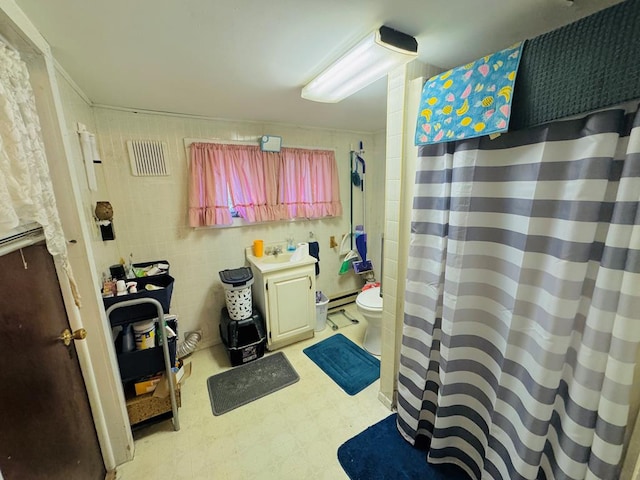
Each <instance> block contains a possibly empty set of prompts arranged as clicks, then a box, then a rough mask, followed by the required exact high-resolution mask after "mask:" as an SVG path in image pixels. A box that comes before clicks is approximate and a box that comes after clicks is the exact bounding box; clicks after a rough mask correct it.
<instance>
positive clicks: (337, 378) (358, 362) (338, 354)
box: [303, 333, 380, 395]
mask: <svg viewBox="0 0 640 480" xmlns="http://www.w3.org/2000/svg"><path fill="white" fill-rule="evenodd" d="M303 352H304V353H305V354H306V355H307V357H309V358H310V359H311V360H313V362H314V363H315V364H316V365H318V366H319V367H320V368H321V369H322V371H323V372H324V373H326V374H327V375H329V377H331V379H332V380H333V381H334V382H336V383H337V384H338V385H340V388H342V389H343V390H344V391H345V392H347V393H348V394H349V395H355V394H356V393H358V392H359V391H361V390H363V389H364V388H366V387H368V386H369V385H371V384H372V383H373V382H375V381H376V380H377V379H378V377H380V360H378V359H377V358H375V357H374V356H373V355H371V354H370V353H367V352H365V351H364V350H363V349H362V348H360V347H359V346H358V345H356V344H355V343H353V342H352V341H351V340H349V339H348V338H347V337H345V336H344V335H342V334H341V333H337V334H335V335H332V336H331V337H329V338H327V339H326V340H323V341H321V342H318V343H316V344H315V345H312V346H310V347H307V348H305V349H304V350H303Z"/></svg>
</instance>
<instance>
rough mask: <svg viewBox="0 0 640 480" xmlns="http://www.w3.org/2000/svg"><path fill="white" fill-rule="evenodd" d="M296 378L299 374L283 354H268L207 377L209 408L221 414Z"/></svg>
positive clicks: (294, 380)
mask: <svg viewBox="0 0 640 480" xmlns="http://www.w3.org/2000/svg"><path fill="white" fill-rule="evenodd" d="M298 380H300V377H299V376H298V374H297V373H296V371H295V370H294V369H293V367H292V366H291V364H290V363H289V360H287V357H285V356H284V353H282V352H277V353H274V354H271V355H269V356H266V357H263V358H261V359H259V360H255V361H253V362H251V363H246V364H244V365H241V366H239V367H235V368H232V369H231V370H227V371H226V372H222V373H219V374H217V375H213V376H212V377H209V378H208V379H207V387H208V388H209V399H210V400H211V410H213V414H214V415H222V414H223V413H227V412H228V411H230V410H233V409H235V408H238V407H241V406H242V405H246V404H247V403H249V402H253V401H254V400H257V399H258V398H261V397H264V396H265V395H269V394H270V393H273V392H275V391H277V390H280V389H282V388H284V387H288V386H289V385H291V384H293V383H296V382H297V381H298Z"/></svg>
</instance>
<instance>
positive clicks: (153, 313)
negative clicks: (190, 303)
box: [102, 275, 174, 327]
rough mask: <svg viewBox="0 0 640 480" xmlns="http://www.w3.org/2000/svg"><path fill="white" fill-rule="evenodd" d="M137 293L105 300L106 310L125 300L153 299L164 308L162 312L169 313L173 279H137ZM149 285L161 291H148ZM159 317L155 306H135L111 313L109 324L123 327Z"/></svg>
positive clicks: (156, 277)
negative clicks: (123, 325) (130, 323)
mask: <svg viewBox="0 0 640 480" xmlns="http://www.w3.org/2000/svg"><path fill="white" fill-rule="evenodd" d="M135 282H136V286H137V290H138V291H137V292H136V293H130V294H129V295H120V296H116V297H110V298H103V299H102V302H103V303H104V309H105V310H107V309H108V308H109V307H110V306H111V305H113V304H114V303H118V302H123V301H125V300H137V299H140V298H153V299H154V300H158V301H159V302H160V305H161V306H162V311H163V312H164V313H165V314H167V313H169V306H170V305H171V294H172V293H173V283H174V279H173V277H171V276H169V275H156V276H155V277H143V278H136V279H135ZM147 285H155V286H157V287H162V288H161V289H160V290H146V286H147ZM157 316H158V310H157V308H156V307H155V306H153V305H151V304H149V303H145V304H142V305H134V306H132V307H127V308H119V309H117V310H114V311H113V312H111V315H109V322H110V323H111V326H112V327H115V326H117V325H122V324H124V323H129V322H135V321H142V320H147V319H149V318H155V317H157Z"/></svg>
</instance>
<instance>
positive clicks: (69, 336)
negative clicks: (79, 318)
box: [58, 328, 87, 347]
mask: <svg viewBox="0 0 640 480" xmlns="http://www.w3.org/2000/svg"><path fill="white" fill-rule="evenodd" d="M85 338H87V331H86V330H85V329H84V328H80V329H78V330H76V331H75V332H73V333H71V330H69V329H68V328H65V329H64V330H63V332H62V334H61V335H60V336H59V337H58V340H62V342H63V343H64V344H65V346H67V347H68V346H69V345H71V340H84V339H85Z"/></svg>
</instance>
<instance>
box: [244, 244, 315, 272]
mask: <svg viewBox="0 0 640 480" xmlns="http://www.w3.org/2000/svg"><path fill="white" fill-rule="evenodd" d="M294 253H295V252H286V251H285V252H283V253H279V254H278V255H266V254H265V255H263V256H261V257H255V256H253V252H252V250H251V247H249V248H246V249H245V256H246V259H247V261H248V262H249V264H250V265H252V266H253V267H255V268H257V269H258V270H260V271H261V272H263V273H264V272H274V271H277V270H286V269H289V268H297V267H301V266H304V265H309V264H313V263H316V261H317V260H316V259H315V258H314V257H312V256H311V255H308V254H307V255H304V256H303V257H302V258H301V259H300V260H293V261H292V260H291V257H292V256H293V255H294Z"/></svg>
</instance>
